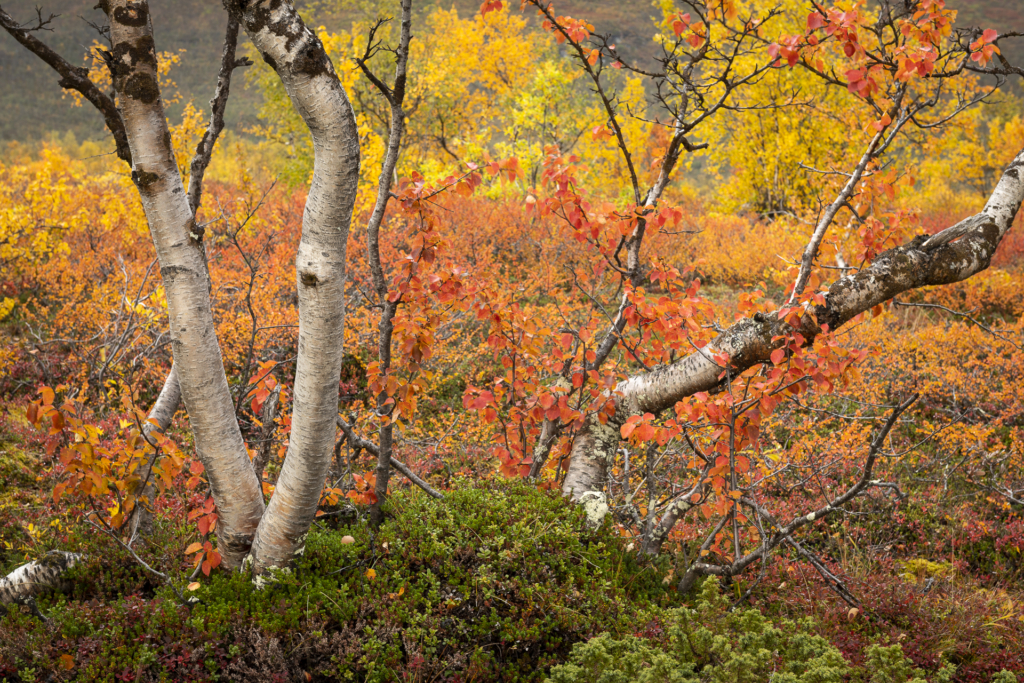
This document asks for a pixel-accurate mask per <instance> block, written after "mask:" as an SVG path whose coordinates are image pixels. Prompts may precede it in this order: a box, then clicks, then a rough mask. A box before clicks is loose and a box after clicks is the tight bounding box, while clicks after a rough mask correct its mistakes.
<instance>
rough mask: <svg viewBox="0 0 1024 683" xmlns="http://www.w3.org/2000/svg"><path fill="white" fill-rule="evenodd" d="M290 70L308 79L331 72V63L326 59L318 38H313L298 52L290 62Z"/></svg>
mask: <svg viewBox="0 0 1024 683" xmlns="http://www.w3.org/2000/svg"><path fill="white" fill-rule="evenodd" d="M292 68H293V69H294V70H295V71H296V72H297V73H300V74H305V75H306V76H309V77H310V78H314V77H316V76H320V75H322V74H329V73H330V72H331V61H330V59H328V58H327V53H326V52H325V51H324V46H323V44H322V43H321V42H320V39H319V38H316V37H313V38H312V39H311V40H309V41H307V42H306V44H305V45H304V46H303V47H302V49H301V50H299V54H297V55H296V56H295V61H293V62H292Z"/></svg>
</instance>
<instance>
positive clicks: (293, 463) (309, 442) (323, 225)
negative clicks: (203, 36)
mask: <svg viewBox="0 0 1024 683" xmlns="http://www.w3.org/2000/svg"><path fill="white" fill-rule="evenodd" d="M224 6H225V8H226V9H227V10H228V11H229V12H231V13H232V14H233V15H234V16H236V17H238V19H239V20H240V22H241V24H242V27H243V28H244V29H245V31H246V33H247V34H248V35H249V38H250V39H251V40H252V42H253V44H254V45H255V46H256V49H257V50H259V52H260V55H261V56H262V57H263V59H264V61H266V62H267V64H269V65H270V66H271V67H272V68H273V69H274V70H275V71H276V72H277V74H278V76H279V77H280V78H281V82H282V83H283V84H284V87H285V90H287V92H288V95H289V97H291V100H292V103H293V104H294V106H295V108H296V110H297V111H298V112H299V114H300V115H301V116H302V118H303V120H304V121H305V122H306V125H307V126H308V127H309V130H310V132H311V133H312V136H313V150H314V155H315V157H314V162H313V181H312V184H311V187H310V190H309V196H308V198H307V200H306V209H305V213H304V214H303V219H302V238H301V241H300V243H299V249H298V254H297V257H296V270H297V273H296V275H297V280H298V282H297V287H298V293H299V351H298V364H297V367H296V372H295V389H294V397H295V402H294V406H293V411H292V429H291V436H290V438H289V442H288V452H287V455H286V456H285V461H284V465H283V467H282V469H281V474H280V477H279V478H278V481H277V485H276V487H275V490H274V496H273V497H272V498H271V500H270V505H269V506H268V508H267V512H266V514H265V515H264V517H263V520H262V521H261V522H260V525H259V529H258V530H257V532H256V537H255V539H254V540H253V545H252V554H251V558H252V562H253V570H254V571H255V572H256V573H257V575H259V574H262V573H264V572H265V571H266V570H267V569H269V568H273V567H285V566H287V565H288V564H289V563H290V562H291V560H292V558H293V557H294V556H295V555H296V554H298V553H301V552H302V551H303V549H304V547H305V536H306V532H307V531H308V530H309V525H310V524H311V523H312V521H313V517H314V516H315V514H316V507H317V504H318V503H319V501H320V493H321V491H322V490H323V486H324V477H325V476H326V474H327V470H328V467H329V466H330V462H331V450H332V447H333V446H334V435H335V420H336V419H337V414H338V382H339V380H340V377H341V358H342V338H343V337H342V335H343V328H344V323H345V298H344V293H345V247H346V243H347V241H348V231H349V226H350V224H351V221H352V209H353V206H354V204H355V195H356V187H357V184H358V182H359V137H358V132H357V130H356V122H355V116H354V114H353V112H352V107H351V106H350V104H349V101H348V97H347V96H346V94H345V90H344V88H342V86H341V83H340V81H339V80H338V77H337V75H336V74H335V71H334V66H333V65H332V64H331V61H330V59H329V58H328V57H327V53H326V52H325V51H324V47H323V45H322V44H321V43H320V40H319V39H318V38H317V37H316V35H315V34H314V33H313V32H312V31H310V30H309V29H308V28H307V27H306V26H305V24H303V22H302V19H301V17H299V15H298V13H297V12H296V11H295V7H294V6H293V5H292V3H291V2H288V1H287V0H269V1H255V2H254V1H252V0H224ZM249 472H250V473H251V472H252V470H251V468H250V470H249Z"/></svg>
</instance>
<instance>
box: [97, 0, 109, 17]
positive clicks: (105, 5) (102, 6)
mask: <svg viewBox="0 0 1024 683" xmlns="http://www.w3.org/2000/svg"><path fill="white" fill-rule="evenodd" d="M93 9H98V10H102V11H103V13H104V14H106V15H107V16H110V0H100V1H99V2H97V3H96V5H95V6H94V7H93Z"/></svg>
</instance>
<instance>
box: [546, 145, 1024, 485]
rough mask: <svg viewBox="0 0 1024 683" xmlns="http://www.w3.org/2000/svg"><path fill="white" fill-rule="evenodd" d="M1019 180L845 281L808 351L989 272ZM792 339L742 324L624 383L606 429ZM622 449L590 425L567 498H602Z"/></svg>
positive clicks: (778, 327) (1022, 181)
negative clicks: (887, 305)
mask: <svg viewBox="0 0 1024 683" xmlns="http://www.w3.org/2000/svg"><path fill="white" fill-rule="evenodd" d="M1022 174H1024V151H1021V152H1020V153H1019V154H1018V155H1017V157H1016V158H1015V159H1014V160H1013V162H1012V163H1011V164H1010V166H1009V167H1008V168H1007V169H1006V171H1005V172H1004V173H1003V176H1002V178H1001V179H1000V181H999V183H998V185H997V186H996V189H995V190H994V191H993V193H992V196H991V197H990V198H989V200H988V203H987V204H986V205H985V208H984V209H983V210H982V212H981V213H980V214H978V215H977V216H974V217H972V218H970V219H967V220H966V221H964V222H962V223H959V224H957V225H955V226H953V227H951V228H949V229H947V230H945V231H943V232H942V233H939V234H938V235H935V236H933V237H930V238H929V237H927V236H920V237H917V238H915V239H914V240H912V241H910V242H909V243H907V244H905V245H903V246H900V247H896V248H895V249H890V250H889V251H887V252H885V253H883V254H880V255H879V256H878V257H877V258H876V259H875V260H874V262H873V263H872V264H871V265H870V266H869V267H867V268H865V269H864V270H861V271H860V272H858V273H856V274H852V275H846V276H844V277H842V278H840V279H839V280H838V281H837V282H835V283H834V284H833V285H832V286H831V287H830V288H829V290H828V292H827V293H826V297H825V304H824V305H823V306H814V307H813V309H812V310H811V311H810V312H813V313H814V315H813V316H812V315H809V314H808V315H804V316H803V318H802V319H801V320H800V323H799V325H798V326H797V331H798V332H800V334H802V335H803V336H804V338H805V339H806V340H807V343H808V344H811V343H813V341H814V339H815V337H817V335H818V334H820V333H821V332H822V327H821V326H822V325H825V324H827V325H828V327H829V329H830V330H836V329H838V328H839V327H840V326H841V325H843V324H845V323H847V322H849V321H850V320H851V319H852V318H854V317H856V316H857V315H859V314H861V313H863V312H865V311H867V310H870V309H871V308H872V307H874V306H876V305H878V304H881V303H884V302H886V301H888V300H890V299H892V298H893V297H894V296H896V295H898V294H900V293H902V292H906V291H908V290H911V289H917V288H919V287H927V286H931V285H945V284H951V283H954V282H960V281H962V280H966V279H967V278H969V277H971V276H972V275H975V274H977V273H979V272H981V271H983V270H985V269H986V268H988V266H989V263H990V262H991V260H992V255H993V254H994V253H995V250H996V248H997V247H998V246H999V243H1000V242H1001V241H1002V239H1003V237H1004V236H1005V235H1006V232H1007V231H1008V230H1009V229H1010V226H1011V225H1012V224H1013V219H1014V217H1015V216H1016V215H1017V211H1018V210H1019V209H1020V205H1021V202H1022V201H1024V177H1022ZM954 240H955V241H954ZM791 331H792V329H791V328H790V327H789V326H788V325H787V324H786V323H785V322H783V321H780V320H779V319H778V317H777V316H776V315H775V314H774V313H769V314H767V315H763V314H757V315H755V316H754V317H753V318H745V319H743V320H740V321H739V322H737V323H736V324H734V325H733V326H732V327H730V328H729V329H727V330H726V331H725V332H723V333H722V334H720V335H718V337H716V338H715V339H714V340H713V341H712V342H711V344H709V345H708V346H706V347H705V348H704V349H702V350H700V351H698V352H695V353H692V354H690V355H689V356H686V357H685V358H682V359H680V360H678V361H676V362H675V363H672V364H671V365H663V366H660V367H657V368H655V369H653V370H651V371H650V372H645V373H642V374H639V375H636V376H634V377H631V378H629V379H627V380H625V381H623V382H620V383H619V384H618V386H617V387H616V390H615V392H616V398H615V401H616V408H617V410H616V414H615V418H614V419H613V420H612V421H610V422H609V424H612V423H613V422H615V423H618V424H622V423H624V422H625V421H626V419H628V417H629V416H631V415H638V414H643V413H654V414H658V413H660V412H662V411H663V410H667V409H668V408H671V407H672V406H674V405H675V404H676V403H677V402H678V401H681V400H682V399H684V398H686V397H687V396H692V395H693V394H695V393H697V392H700V391H709V390H711V389H714V388H715V387H717V386H718V385H719V384H720V383H721V381H722V380H719V376H720V375H721V374H722V370H723V369H722V368H721V367H720V366H719V365H718V364H717V363H715V361H714V360H713V356H714V355H715V354H726V355H728V357H729V362H730V366H731V367H732V368H733V373H734V374H739V373H740V372H742V371H743V370H745V369H747V368H749V367H751V366H753V365H757V364H758V363H769V362H771V353H772V351H774V350H775V348H776V346H777V343H776V342H773V341H772V339H773V338H774V337H777V336H780V335H786V334H787V333H789V332H791ZM617 445H618V431H617V430H616V431H615V433H614V434H613V433H611V431H610V430H609V429H608V427H607V426H605V425H598V423H597V422H596V421H594V420H590V421H588V422H587V424H586V425H585V426H584V429H583V431H582V433H581V434H580V435H579V436H577V437H576V441H575V442H574V443H573V452H572V459H571V461H570V463H569V469H568V472H567V473H566V477H565V482H564V484H563V487H562V491H563V493H565V494H566V495H571V496H572V497H573V499H575V500H578V501H582V500H583V496H584V495H587V496H588V497H589V498H591V499H592V498H593V497H594V495H595V494H597V493H601V492H603V490H604V484H605V478H606V474H607V468H608V466H609V465H610V464H611V462H612V460H613V459H614V454H615V450H616V448H617Z"/></svg>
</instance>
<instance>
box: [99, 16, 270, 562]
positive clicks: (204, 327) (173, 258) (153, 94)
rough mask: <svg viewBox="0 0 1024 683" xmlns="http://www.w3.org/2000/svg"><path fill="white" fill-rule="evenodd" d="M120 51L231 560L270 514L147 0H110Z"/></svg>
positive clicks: (174, 318)
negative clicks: (218, 315) (242, 417)
mask: <svg viewBox="0 0 1024 683" xmlns="http://www.w3.org/2000/svg"><path fill="white" fill-rule="evenodd" d="M100 7H101V8H102V9H103V11H104V12H105V13H106V14H107V17H108V19H109V22H110V36H111V43H112V45H113V49H112V52H111V53H109V54H107V55H106V58H107V62H108V66H109V68H110V71H111V75H112V76H113V80H114V87H115V89H116V90H117V92H118V94H119V98H120V106H121V114H122V119H123V121H124V125H125V131H126V133H127V136H128V143H129V145H130V147H131V152H132V179H133V181H134V182H135V185H136V186H137V187H138V190H139V196H140V197H141V200H142V206H143V209H144V210H145V212H146V218H147V220H148V221H149V227H150V232H151V234H152V237H153V243H154V245H155V246H156V252H157V257H158V258H159V261H160V274H161V276H162V277H163V283H164V289H165V291H166V293H167V312H168V318H169V323H170V328H171V340H172V344H173V350H174V365H175V369H176V371H177V374H178V380H179V383H180V386H181V394H182V398H183V399H184V402H185V407H186V409H187V410H188V414H189V423H190V426H191V428H192V432H193V434H194V436H195V447H196V452H197V454H198V457H199V459H200V461H201V462H202V463H203V465H204V466H205V467H206V472H207V476H208V477H209V481H210V487H211V489H212V492H213V495H214V499H215V500H216V502H217V508H218V510H217V511H218V515H219V521H218V529H217V536H218V541H219V546H220V551H221V554H222V555H223V557H224V561H225V564H226V565H227V566H238V564H239V563H240V562H241V560H242V558H243V557H245V555H246V553H248V551H249V547H250V545H251V542H252V538H253V535H254V533H255V531H256V527H257V525H258V524H259V521H260V518H261V516H262V514H263V508H264V506H263V496H262V492H261V490H260V485H259V482H258V481H257V480H256V476H255V475H254V474H253V472H252V467H251V465H250V464H249V458H248V454H247V452H246V448H245V443H244V441H243V440H242V434H241V431H240V430H239V427H238V422H237V420H236V419H235V413H234V405H233V403H232V401H231V394H230V391H229V390H228V383H227V377H226V376H225V374H224V362H223V359H222V358H221V353H220V345H219V344H218V342H217V334H216V329H215V327H214V322H213V314H212V310H211V307H210V295H209V287H208V283H207V275H206V266H205V264H204V261H203V248H202V245H201V243H200V242H199V241H198V237H199V236H198V228H197V227H196V224H195V222H194V221H193V218H192V211H191V209H190V207H189V203H188V199H187V197H186V194H185V188H184V186H183V185H182V180H181V176H180V174H179V173H178V166H177V164H176V163H175V159H174V153H173V151H172V149H171V135H170V131H169V130H168V127H167V119H166V117H165V115H164V109H163V103H162V101H161V99H160V89H159V86H158V83H157V64H156V50H155V46H154V41H153V29H152V24H151V22H150V15H149V4H148V3H147V2H146V1H145V0H137V1H134V2H133V1H131V0H103V1H102V2H101V3H100Z"/></svg>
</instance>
